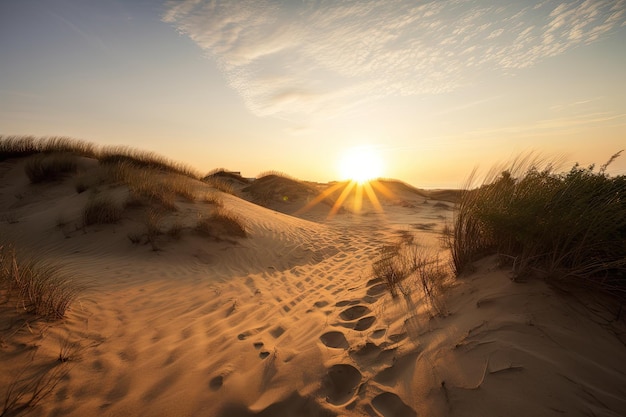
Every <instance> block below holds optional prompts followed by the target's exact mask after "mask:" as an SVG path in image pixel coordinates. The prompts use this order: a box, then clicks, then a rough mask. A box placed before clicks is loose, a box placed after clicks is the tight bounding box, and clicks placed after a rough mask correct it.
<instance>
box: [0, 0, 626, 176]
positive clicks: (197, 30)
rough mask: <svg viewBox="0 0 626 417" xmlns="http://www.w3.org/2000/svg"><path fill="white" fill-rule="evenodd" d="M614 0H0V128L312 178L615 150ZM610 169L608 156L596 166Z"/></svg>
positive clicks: (599, 157) (619, 65) (619, 95)
mask: <svg viewBox="0 0 626 417" xmlns="http://www.w3.org/2000/svg"><path fill="white" fill-rule="evenodd" d="M625 74H626V1H625V0H606V1H605V0H587V1H566V0H560V1H558V0H555V1H551V0H546V1H521V0H508V1H507V0H503V1H498V2H492V1H480V0H474V1H472V0H452V1H448V0H436V1H405V0H371V1H368V0H364V1H350V0H344V1H339V0H337V1H328V0H315V1H313V0H311V1H309V0H292V1H268V0H236V1H235V0H230V1H218V0H213V1H210V0H180V1H157V0H107V1H101V0H39V1H37V0H20V1H0V134H4V135H16V134H17V135H21V134H29V135H36V136H50V135H51V136H70V137H74V138H78V139H83V140H87V141H90V142H94V143H97V144H99V145H128V146H131V147H135V148H139V149H142V150H147V151H153V152H156V153H159V154H162V155H164V156H167V157H168V158H171V159H174V160H176V161H181V162H186V163H188V164H190V165H191V166H193V167H195V168H196V169H198V170H200V171H201V172H208V171H210V170H212V169H215V168H220V167H222V168H226V169H230V170H234V171H241V172H242V174H243V175H245V176H250V177H252V176H256V175H258V174H260V173H262V172H265V171H271V170H274V171H281V172H285V173H288V174H289V175H292V176H295V177H297V178H301V179H305V180H311V181H320V182H326V181H331V180H336V179H339V178H338V177H339V175H340V172H341V167H340V166H339V165H340V162H339V161H341V160H342V158H343V159H345V155H346V154H347V153H349V152H350V150H351V149H354V148H361V149H363V148H367V149H370V150H372V151H373V152H375V153H376V154H378V155H380V157H381V158H382V160H383V162H382V164H383V167H384V168H383V173H382V175H383V176H384V177H388V178H397V179H400V180H403V181H406V182H408V183H410V184H412V185H415V186H418V187H424V188H450V187H460V186H462V185H463V184H464V182H465V180H466V179H467V177H468V176H469V174H470V172H471V171H472V170H473V169H474V168H478V169H479V170H488V169H489V168H491V167H492V166H494V165H496V164H500V163H503V162H505V161H507V160H511V159H512V158H514V157H515V156H517V155H520V154H525V153H528V152H537V153H540V154H542V155H544V156H546V157H547V158H557V159H559V160H561V161H563V163H564V167H563V169H569V167H570V166H568V164H573V163H574V162H579V163H580V164H582V165H584V166H587V165H589V164H592V163H595V164H596V166H600V165H602V164H603V163H604V162H606V161H607V160H608V159H609V158H610V157H611V155H613V154H614V153H615V152H617V151H619V150H621V149H624V148H626V75H625ZM609 172H610V173H611V174H615V175H617V174H626V154H625V155H623V156H621V157H620V158H618V159H617V160H616V161H615V162H614V163H613V164H612V165H611V169H610V170H609Z"/></svg>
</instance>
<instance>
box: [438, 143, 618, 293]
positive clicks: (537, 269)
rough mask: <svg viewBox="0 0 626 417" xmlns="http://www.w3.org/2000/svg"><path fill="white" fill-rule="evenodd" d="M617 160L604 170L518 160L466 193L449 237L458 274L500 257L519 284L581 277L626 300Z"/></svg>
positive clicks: (602, 168) (604, 167)
mask: <svg viewBox="0 0 626 417" xmlns="http://www.w3.org/2000/svg"><path fill="white" fill-rule="evenodd" d="M619 155H620V153H617V154H615V155H613V157H611V159H610V160H609V161H608V162H607V163H606V164H604V165H603V166H602V167H601V168H600V169H599V170H598V171H595V170H594V166H590V167H587V168H583V167H580V166H579V165H578V164H576V165H574V166H573V167H572V168H571V169H570V170H569V171H567V172H562V173H557V172H555V171H554V168H553V166H552V165H551V164H545V163H544V164H539V163H537V162H536V161H531V162H525V163H520V161H517V162H516V163H514V164H512V167H511V168H510V169H507V170H504V171H502V172H500V173H499V174H498V175H492V176H491V179H489V180H487V181H485V182H484V183H483V185H481V186H480V187H478V188H474V189H467V190H465V191H464V192H463V193H462V196H461V200H460V202H459V204H458V207H457V209H456V213H455V214H456V215H455V220H454V226H453V228H452V229H451V230H450V231H449V236H448V242H449V245H450V248H451V253H452V261H453V265H454V269H455V271H456V273H457V274H459V273H461V272H463V271H465V270H467V269H468V268H470V267H471V264H472V262H473V261H475V260H477V259H478V258H479V257H481V256H484V255H487V254H500V255H502V256H503V257H504V258H506V259H509V260H511V262H512V264H513V270H514V273H515V275H516V276H517V277H520V278H521V277H522V276H527V275H529V274H539V275H541V276H544V277H551V278H575V279H578V280H581V281H584V282H587V283H591V284H593V286H596V287H598V288H602V289H605V290H609V291H612V292H614V293H621V294H622V295H624V294H625V293H626V176H624V175H621V176H616V177H610V176H609V175H608V174H607V173H606V169H607V167H608V165H609V164H610V163H611V162H612V161H613V160H614V159H615V158H617V157H618V156H619Z"/></svg>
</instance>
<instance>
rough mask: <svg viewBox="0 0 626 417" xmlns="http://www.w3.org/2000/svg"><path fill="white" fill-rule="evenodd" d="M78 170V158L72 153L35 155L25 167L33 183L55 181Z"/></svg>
mask: <svg viewBox="0 0 626 417" xmlns="http://www.w3.org/2000/svg"><path fill="white" fill-rule="evenodd" d="M77 170H78V159H77V156H76V155H74V154H70V153H57V152H55V153H51V154H43V153H42V154H37V155H33V156H32V157H31V158H30V159H29V160H28V161H27V162H26V165H25V166H24V171H25V172H26V175H27V176H28V179H29V180H30V182H31V183H33V184H36V183H40V182H45V181H54V180H57V179H59V178H61V177H62V176H64V175H67V174H73V173H75V172H76V171H77Z"/></svg>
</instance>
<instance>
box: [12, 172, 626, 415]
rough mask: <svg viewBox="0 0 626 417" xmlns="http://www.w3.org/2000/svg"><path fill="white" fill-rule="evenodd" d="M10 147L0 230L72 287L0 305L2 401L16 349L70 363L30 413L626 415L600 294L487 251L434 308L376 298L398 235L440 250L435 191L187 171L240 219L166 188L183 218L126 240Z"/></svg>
mask: <svg viewBox="0 0 626 417" xmlns="http://www.w3.org/2000/svg"><path fill="white" fill-rule="evenodd" d="M84 163H85V168H84V169H95V168H96V167H95V166H93V164H91V163H90V161H88V160H85V161H84ZM23 164H24V161H23V160H9V161H4V162H1V163H0V218H2V220H3V221H2V224H1V225H0V233H1V236H2V239H3V240H4V241H11V242H14V243H15V244H16V245H17V246H18V247H19V248H23V249H24V250H26V251H28V252H30V253H32V254H34V255H36V256H37V257H40V258H45V259H51V260H56V261H59V262H61V263H62V264H63V265H65V266H66V269H67V270H68V271H70V272H72V273H74V274H75V275H76V277H77V279H78V280H83V281H84V282H85V283H87V284H88V285H89V290H88V291H87V292H85V293H84V294H83V295H82V296H81V298H80V300H79V301H78V302H76V303H74V304H73V305H72V308H71V310H70V311H69V312H68V314H67V317H66V318H65V319H64V320H63V321H61V322H51V323H47V322H38V323H32V324H31V325H29V326H25V325H23V322H24V319H23V318H20V317H22V315H21V313H20V312H19V311H17V310H16V309H15V307H14V306H9V305H7V304H3V305H1V308H2V310H0V311H2V314H3V316H2V329H3V331H2V333H1V334H0V337H1V339H0V340H1V342H2V343H1V346H0V362H1V363H2V369H3V372H2V373H1V374H0V387H2V389H0V401H3V399H4V398H3V397H1V396H2V395H5V392H4V391H5V390H6V387H8V386H9V385H10V383H11V381H13V380H14V378H15V375H17V374H18V373H19V371H20V370H21V369H24V366H25V365H27V364H31V368H29V369H35V365H36V366H37V367H39V368H37V369H38V370H39V371H40V372H41V370H42V369H50V368H54V367H60V366H66V365H67V367H68V368H67V369H68V372H67V373H66V374H64V375H63V376H62V377H61V378H59V380H58V381H56V386H55V387H54V389H53V390H52V392H51V393H50V395H48V396H46V397H45V398H44V399H43V400H41V401H40V402H39V403H38V404H37V405H36V406H35V407H33V408H31V409H29V410H28V411H30V415H38V416H87V415H102V416H122V415H124V416H127V415H137V416H139V415H141V416H219V417H231V416H232V417H249V416H250V417H251V416H380V417H400V416H402V417H404V416H417V415H420V416H504V415H506V416H530V415H533V416H553V415H568V416H586V415H598V416H620V415H626V361H625V360H624V358H626V346H625V345H624V340H625V339H626V338H625V337H624V335H625V334H626V333H625V332H624V330H625V327H624V322H623V317H621V318H619V317H618V311H619V310H617V309H616V310H613V305H612V304H609V303H607V301H606V300H603V299H599V300H598V301H594V302H593V303H592V301H591V300H590V298H589V297H585V298H584V300H586V301H585V303H583V302H581V301H580V300H579V299H578V298H577V297H576V294H575V293H573V292H570V293H564V292H559V291H556V290H555V289H553V288H550V287H548V286H547V285H546V284H545V283H544V282H542V281H539V280H531V281H528V282H525V283H515V282H513V281H511V280H510V279H509V277H508V273H507V271H506V270H503V269H500V268H498V267H497V265H496V260H495V258H486V259H484V260H483V261H481V262H480V263H479V264H478V265H477V270H476V272H475V273H474V274H472V275H471V276H466V277H462V278H459V279H457V280H454V281H453V282H452V283H451V284H450V285H451V286H450V288H449V289H448V290H447V293H446V296H445V300H444V301H445V306H446V309H445V312H444V314H443V315H440V316H435V317H433V316H432V314H431V312H430V311H429V310H428V308H427V305H426V304H425V303H424V302H423V300H422V295H421V294H420V293H419V291H414V292H413V293H412V294H411V295H410V296H408V297H399V298H397V299H392V298H391V296H390V294H389V293H388V292H387V291H386V287H385V285H384V283H382V282H381V281H380V280H378V279H375V278H374V277H372V274H371V265H372V261H373V260H374V259H375V258H376V256H377V255H378V254H379V251H380V249H381V247H382V246H384V245H386V244H389V243H390V242H393V241H395V240H396V239H398V237H400V236H403V235H406V234H407V233H415V234H416V235H417V236H418V237H419V239H420V241H421V242H422V244H423V245H425V246H427V247H429V248H430V249H431V250H433V251H439V252H441V253H442V254H443V249H442V248H441V246H440V242H439V238H438V236H439V233H440V232H441V230H442V229H443V227H444V225H445V223H446V222H447V221H450V219H451V216H452V212H451V210H450V208H451V206H452V204H451V203H450V202H449V201H437V200H433V199H432V198H433V197H432V196H429V195H420V194H419V193H414V192H411V190H407V189H392V190H391V192H392V194H393V195H395V196H396V197H397V198H381V199H380V202H381V205H382V209H383V210H382V211H377V210H374V208H373V207H372V206H367V204H368V203H366V204H365V205H364V206H363V208H362V210H361V211H360V212H359V213H357V212H354V210H347V211H346V212H342V213H338V214H337V215H335V216H334V217H332V218H331V219H327V218H326V216H325V215H324V213H327V212H328V211H329V210H330V206H328V205H324V204H320V205H318V206H316V207H315V208H314V209H313V210H312V211H309V212H305V213H302V214H301V215H300V216H299V217H296V216H292V215H288V214H285V213H284V212H282V213H281V212H279V211H275V210H271V209H268V208H266V207H261V206H259V205H256V204H253V203H252V202H248V201H245V200H243V199H241V198H239V197H236V196H233V195H229V194H224V193H220V192H218V191H215V190H213V189H211V188H210V186H209V185H207V184H204V183H201V182H197V183H195V187H196V190H197V191H198V192H199V193H218V195H219V197H220V199H221V201H222V202H223V205H224V207H225V208H227V209H228V210H230V211H231V212H233V213H234V214H236V215H237V216H239V218H241V219H243V220H244V221H245V223H246V228H247V231H248V237H247V238H232V239H209V238H206V237H205V236H202V235H199V234H198V233H197V232H195V231H194V230H193V227H192V225H193V222H194V221H196V219H197V218H198V216H201V215H202V214H203V213H204V212H205V211H206V210H208V208H207V207H208V206H207V203H206V202H203V201H186V200H184V199H181V198H179V199H178V200H177V201H176V204H177V207H178V210H177V211H176V212H172V213H170V214H168V216H169V217H167V218H166V220H167V222H171V221H174V220H176V221H180V222H181V224H182V225H183V231H182V235H181V236H180V238H178V239H166V238H162V239H163V240H162V241H159V246H160V248H159V249H160V250H158V251H153V250H152V248H151V247H150V245H142V244H139V245H137V244H133V243H132V242H131V240H130V239H129V238H128V235H129V233H132V232H133V231H134V230H136V229H137V228H138V227H140V226H141V218H140V215H139V214H138V213H136V212H133V211H132V210H128V211H126V212H125V214H124V217H123V218H122V219H121V220H120V221H119V222H118V223H116V224H111V225H93V226H87V227H78V225H79V224H80V216H81V210H82V208H83V207H84V205H85V203H86V201H87V200H88V198H89V194H88V192H85V193H80V194H79V193H77V192H76V190H75V189H74V185H73V184H74V183H73V181H74V178H73V177H68V178H65V179H62V180H59V181H56V182H53V183H45V184H38V185H32V184H30V183H29V181H28V179H27V178H26V177H25V176H24V171H23ZM270 188H271V187H270ZM390 188H391V187H390ZM107 192H111V193H112V195H118V194H119V198H123V197H124V195H125V194H124V193H125V190H124V188H123V187H117V188H115V187H113V188H111V189H108V191H107ZM448 200H449V199H448ZM398 201H402V202H406V204H397V202H398ZM347 204H351V203H347ZM299 208H301V207H298V209H299ZM294 211H296V210H294ZM591 311H595V313H594V314H592V313H591ZM64 346H65V347H66V350H67V349H69V350H71V351H72V352H74V354H73V356H72V357H71V358H70V359H71V360H69V361H68V362H67V363H66V364H62V363H60V362H59V361H58V357H59V352H60V350H62V349H63V347H64ZM68 346H69V348H68ZM33 353H34V354H35V356H34V358H35V359H32V361H31V358H32V357H33ZM32 364H35V365H32ZM33 372H34V371H33Z"/></svg>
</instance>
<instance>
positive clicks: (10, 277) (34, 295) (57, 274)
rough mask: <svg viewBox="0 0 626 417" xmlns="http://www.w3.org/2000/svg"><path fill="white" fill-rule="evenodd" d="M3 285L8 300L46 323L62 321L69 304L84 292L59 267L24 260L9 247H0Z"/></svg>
mask: <svg viewBox="0 0 626 417" xmlns="http://www.w3.org/2000/svg"><path fill="white" fill-rule="evenodd" d="M0 284H1V287H2V289H3V290H4V291H6V298H7V300H13V301H14V302H15V304H16V306H18V307H19V308H21V309H23V310H24V311H26V312H28V313H32V314H34V315H36V316H38V317H41V318H43V319H46V320H55V319H60V318H63V317H64V316H65V313H66V311H67V309H68V308H69V306H70V304H71V303H72V302H73V301H74V300H75V299H76V297H78V295H79V294H80V293H81V292H82V291H83V290H84V287H83V286H81V285H79V284H77V283H76V281H75V280H74V279H73V277H72V276H71V275H69V274H67V273H65V272H63V270H62V269H61V268H60V266H58V265H56V264H54V263H51V262H44V261H38V260H33V259H23V258H21V257H18V255H17V253H16V251H15V249H13V248H11V247H8V246H0Z"/></svg>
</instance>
